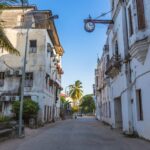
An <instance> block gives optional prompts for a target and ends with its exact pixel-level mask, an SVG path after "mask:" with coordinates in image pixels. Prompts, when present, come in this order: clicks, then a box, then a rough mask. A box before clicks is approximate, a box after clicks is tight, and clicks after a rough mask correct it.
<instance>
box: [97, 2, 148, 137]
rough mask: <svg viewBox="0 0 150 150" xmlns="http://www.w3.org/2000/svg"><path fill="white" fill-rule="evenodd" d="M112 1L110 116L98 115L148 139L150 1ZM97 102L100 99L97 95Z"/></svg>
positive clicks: (108, 93)
mask: <svg viewBox="0 0 150 150" xmlns="http://www.w3.org/2000/svg"><path fill="white" fill-rule="evenodd" d="M111 4H112V20H113V21H114V24H113V25H110V26H109V28H108V31H107V35H108V46H109V58H110V59H109V61H108V62H107V65H106V71H105V74H106V75H107V76H108V77H109V78H110V82H108V83H107V85H108V87H109V92H107V93H105V97H109V101H110V106H111V107H110V110H111V119H109V121H108V119H107V117H105V119H104V118H103V119H102V117H101V116H102V115H101V113H100V114H99V115H100V117H99V118H100V119H102V120H106V122H107V123H109V124H110V125H111V126H112V127H114V128H122V130H123V132H124V133H127V134H133V133H137V134H138V135H139V136H141V137H144V138H146V139H150V128H149V126H150V116H149V113H150V109H149V107H148V106H149V104H150V103H149V102H148V100H147V98H148V97H150V93H149V90H148V89H149V88H148V87H149V85H150V61H149V59H150V40H149V39H150V19H149V17H148V15H149V13H150V1H149V0H134V1H133V0H127V1H119V0H111ZM103 59H104V56H102V58H101V60H103ZM102 80H103V79H102ZM97 96H98V95H97ZM98 99H99V100H98ZM97 101H99V103H102V101H103V99H102V98H100V97H99V96H98V98H97ZM102 107H106V106H102ZM107 109H108V106H107ZM104 110H105V109H104V108H101V110H100V111H104Z"/></svg>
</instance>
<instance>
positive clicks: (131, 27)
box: [128, 6, 133, 36]
mask: <svg viewBox="0 0 150 150" xmlns="http://www.w3.org/2000/svg"><path fill="white" fill-rule="evenodd" d="M128 17H129V34H130V36H131V35H132V34H133V23H132V12H131V6H130V7H129V8H128Z"/></svg>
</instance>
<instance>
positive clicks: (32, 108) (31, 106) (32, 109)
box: [12, 99, 39, 121]
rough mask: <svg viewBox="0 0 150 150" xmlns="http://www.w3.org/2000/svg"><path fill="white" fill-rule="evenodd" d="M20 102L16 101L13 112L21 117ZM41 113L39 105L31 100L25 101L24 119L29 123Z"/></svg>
mask: <svg viewBox="0 0 150 150" xmlns="http://www.w3.org/2000/svg"><path fill="white" fill-rule="evenodd" d="M19 109H20V101H15V102H14V103H13V105H12V112H13V113H15V114H16V119H18V117H19ZM38 111H39V104H38V103H37V102H35V101H33V100H31V99H25V100H24V101H23V119H24V120H25V121H28V120H29V119H30V118H31V117H36V116H37V114H38Z"/></svg>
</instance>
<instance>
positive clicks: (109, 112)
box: [109, 102, 111, 118]
mask: <svg viewBox="0 0 150 150" xmlns="http://www.w3.org/2000/svg"><path fill="white" fill-rule="evenodd" d="M109 118H111V104H110V102H109Z"/></svg>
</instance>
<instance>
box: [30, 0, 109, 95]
mask: <svg viewBox="0 0 150 150" xmlns="http://www.w3.org/2000/svg"><path fill="white" fill-rule="evenodd" d="M109 1H110V0H29V3H30V4H36V5H37V7H38V9H46V10H47V9H48V10H52V12H53V14H54V15H55V14H57V15H59V19H57V20H55V24H56V28H57V32H58V35H59V38H60V42H61V44H62V47H63V48H64V51H65V53H64V55H63V58H62V65H63V70H64V74H63V77H62V86H63V88H64V90H65V89H66V90H67V86H68V85H70V84H73V83H74V82H75V81H76V80H80V81H81V82H82V85H83V90H84V94H91V93H93V84H94V80H95V79H94V69H95V68H96V63H97V58H98V56H101V54H102V49H103V46H104V44H105V42H106V31H107V25H102V24H97V25H96V29H95V31H94V32H92V33H87V32H86V31H85V30H84V23H83V20H84V19H86V18H87V17H88V16H89V14H90V15H91V16H92V17H93V18H96V17H97V16H99V15H100V14H101V13H103V12H108V11H110V4H109ZM106 18H107V19H108V18H109V16H106ZM102 19H103V18H102Z"/></svg>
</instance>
